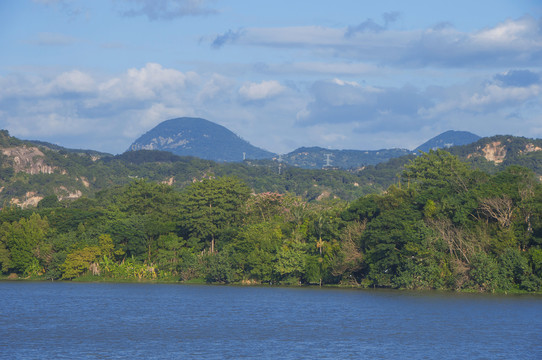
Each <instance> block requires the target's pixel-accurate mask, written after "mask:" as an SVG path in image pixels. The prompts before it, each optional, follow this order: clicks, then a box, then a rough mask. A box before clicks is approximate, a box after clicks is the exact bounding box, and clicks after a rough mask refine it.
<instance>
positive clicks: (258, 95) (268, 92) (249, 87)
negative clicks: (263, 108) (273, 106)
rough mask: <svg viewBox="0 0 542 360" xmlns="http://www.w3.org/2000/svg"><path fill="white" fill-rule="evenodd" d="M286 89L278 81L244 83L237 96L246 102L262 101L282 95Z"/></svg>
mask: <svg viewBox="0 0 542 360" xmlns="http://www.w3.org/2000/svg"><path fill="white" fill-rule="evenodd" d="M285 89H286V88H285V87H284V86H282V85H281V84H280V83H279V82H278V81H275V80H269V81H262V82H260V83H252V82H249V83H246V84H244V85H243V86H241V88H240V89H239V95H241V97H242V98H243V99H245V100H248V101H257V100H264V99H268V98H272V97H275V96H277V95H279V94H280V93H282V92H283V91H284V90H285Z"/></svg>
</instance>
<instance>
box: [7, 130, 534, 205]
mask: <svg viewBox="0 0 542 360" xmlns="http://www.w3.org/2000/svg"><path fill="white" fill-rule="evenodd" d="M447 150H448V151H450V152H451V153H452V154H455V155H457V156H458V157H459V158H460V159H462V160H464V161H467V162H470V163H471V164H472V166H473V167H476V168H479V169H482V170H484V171H486V172H488V173H497V172H499V171H502V170H504V169H506V167H507V166H509V165H521V166H524V167H527V168H529V169H531V170H533V171H534V172H535V173H536V174H537V176H538V177H539V178H541V179H542V151H541V150H542V140H533V139H526V138H521V137H513V136H495V137H491V138H482V139H480V140H478V141H477V142H475V143H473V144H469V145H464V146H455V147H451V148H449V149H447ZM306 152H307V153H309V154H311V153H314V154H316V155H315V159H317V158H318V157H319V158H320V161H321V163H316V164H314V166H322V164H323V161H324V160H325V159H326V158H325V156H324V154H330V153H331V152H329V150H325V149H322V148H306ZM343 153H345V154H348V152H347V151H341V152H339V153H335V157H333V156H330V158H331V159H330V160H331V164H332V165H335V164H339V162H338V159H340V156H339V155H341V154H343ZM331 154H332V153H331ZM399 154H400V152H399ZM414 158H415V155H412V154H409V155H406V156H401V157H395V158H391V159H390V160H388V161H384V162H381V163H378V164H376V165H367V166H364V167H362V168H355V169H351V170H349V171H345V170H340V169H337V168H333V167H325V170H322V169H304V168H301V167H298V166H292V165H289V164H288V163H287V162H286V161H283V162H279V161H277V160H271V159H270V160H250V161H249V160H247V161H245V162H233V163H217V162H214V161H210V160H204V159H200V158H196V157H186V156H179V155H175V154H172V153H171V152H166V151H156V150H154V151H149V150H140V151H129V152H126V153H124V154H121V155H117V156H112V155H109V154H104V155H103V156H101V157H100V156H97V154H95V153H94V152H86V151H68V149H64V148H58V147H56V146H55V147H54V150H53V149H51V148H49V147H48V146H44V145H36V143H35V142H28V141H22V140H19V139H17V138H14V137H11V136H9V134H8V132H7V131H2V132H0V206H1V207H6V206H9V205H10V204H14V205H18V206H20V207H33V206H37V205H38V204H39V202H40V201H41V200H43V199H44V198H46V197H50V196H53V195H54V196H55V198H56V199H58V200H60V201H72V200H74V199H78V198H81V197H89V198H92V197H93V196H94V194H96V192H98V191H101V190H104V189H108V188H110V187H112V186H116V185H123V184H127V183H130V182H131V181H133V180H134V179H138V178H145V179H148V180H150V181H154V182H162V183H167V184H170V185H172V186H173V187H174V188H176V189H182V188H184V187H186V186H187V185H189V184H191V183H192V182H193V181H196V180H201V179H203V178H208V177H213V176H235V177H237V178H239V179H241V180H242V181H243V182H245V183H246V184H247V185H249V187H250V188H251V189H252V190H253V191H255V192H256V193H259V192H279V193H285V192H290V193H293V194H296V195H299V196H301V197H303V198H304V199H305V200H318V199H324V198H340V199H343V200H347V201H352V200H355V199H356V198H358V197H360V196H362V195H365V194H369V193H380V192H382V191H384V190H385V189H386V188H387V187H388V186H390V185H391V184H394V183H397V181H398V176H397V175H398V174H400V173H401V171H402V170H403V169H404V166H405V164H407V163H408V162H409V161H411V160H412V159H414ZM298 160H299V159H298ZM315 161H316V160H315Z"/></svg>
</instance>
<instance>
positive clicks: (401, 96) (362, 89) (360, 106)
mask: <svg viewBox="0 0 542 360" xmlns="http://www.w3.org/2000/svg"><path fill="white" fill-rule="evenodd" d="M311 94H312V96H313V99H312V101H311V102H310V103H309V104H308V105H307V107H306V108H305V109H304V111H302V112H300V113H299V114H298V123H299V124H300V125H302V126H312V125H314V124H326V123H327V124H337V123H356V124H357V125H358V127H360V128H362V129H364V130H369V129H375V128H376V127H380V128H382V127H392V128H396V129H398V128H401V127H408V126H413V125H414V124H416V123H417V122H418V116H417V113H418V110H419V108H420V107H423V106H428V105H429V104H430V103H431V100H430V99H427V98H426V97H425V96H423V94H422V93H421V91H420V90H418V89H416V88H414V87H412V86H404V87H401V88H384V87H372V86H362V85H360V84H358V83H355V82H347V81H344V80H340V79H334V80H332V81H318V82H315V83H314V84H313V85H312V87H311Z"/></svg>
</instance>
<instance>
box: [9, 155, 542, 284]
mask: <svg viewBox="0 0 542 360" xmlns="http://www.w3.org/2000/svg"><path fill="white" fill-rule="evenodd" d="M0 223H1V225H0V266H1V271H2V273H3V274H4V276H8V275H9V276H11V277H29V278H44V279H63V280H69V279H87V280H92V279H110V280H113V281H117V280H118V281H122V280H133V279H138V280H141V279H149V280H154V279H157V280H164V281H184V282H191V281H199V282H201V281H207V282H220V283H247V284H248V283H254V284H262V283H263V284H343V285H354V286H363V287H389V288H406V289H453V290H476V291H530V292H532V291H540V290H541V287H542V248H541V246H542V185H541V184H540V182H539V181H538V179H536V177H535V176H534V174H533V173H532V172H531V171H530V170H528V169H526V168H522V167H518V166H512V167H508V168H507V169H506V170H504V171H502V172H499V173H496V174H488V173H486V172H483V171H480V170H474V169H472V168H471V167H470V166H469V165H467V164H466V163H464V162H462V161H460V160H459V159H458V158H457V157H455V156H452V155H450V154H449V153H447V152H445V151H442V150H438V151H436V152H433V151H431V152H430V153H427V154H424V155H422V156H419V157H417V158H414V159H412V160H411V162H410V163H409V164H408V165H407V166H406V168H405V170H404V172H403V173H402V175H401V176H400V177H399V178H398V179H397V182H396V184H395V185H392V186H390V187H389V188H388V189H387V190H386V191H385V192H383V193H380V194H371V195H366V196H363V197H360V198H358V199H357V200H355V201H353V202H351V203H347V202H345V201H342V200H338V199H332V198H327V199H324V200H320V201H307V200H306V199H303V198H301V197H299V196H296V195H292V194H291V193H288V192H284V193H281V192H276V191H267V192H258V191H256V192H255V191H254V188H253V187H249V186H248V185H247V184H246V182H244V181H242V180H240V179H239V178H238V177H233V176H217V177H214V176H213V175H211V174H208V176H207V178H205V179H203V180H201V181H194V182H192V183H190V185H188V186H186V187H184V188H183V189H176V188H174V187H172V186H170V185H166V184H162V183H157V182H151V181H148V180H142V179H137V180H134V181H132V182H130V183H129V184H125V185H120V186H113V187H110V188H108V189H106V190H103V191H101V192H98V193H97V194H96V195H95V196H93V197H88V198H87V197H85V198H81V199H79V200H76V201H73V202H59V201H58V199H57V198H56V196H48V197H46V198H44V199H43V200H41V201H40V203H39V204H38V207H37V208H36V209H32V210H28V209H27V210H22V209H19V208H15V207H8V208H4V209H3V210H2V212H0ZM10 274H11V275H10Z"/></svg>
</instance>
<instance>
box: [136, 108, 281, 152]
mask: <svg viewBox="0 0 542 360" xmlns="http://www.w3.org/2000/svg"><path fill="white" fill-rule="evenodd" d="M129 150H131V151H134V150H162V151H169V152H172V153H174V154H176V155H181V156H195V157H199V158H201V159H207V160H213V161H217V162H232V161H243V160H244V159H267V158H271V157H272V156H273V155H274V154H273V153H271V152H269V151H266V150H263V149H260V148H258V147H256V146H253V145H251V144H250V143H248V142H247V141H245V140H243V139H241V138H240V137H239V136H237V135H236V134H234V133H233V132H231V131H230V130H228V129H226V128H225V127H224V126H221V125H218V124H215V123H213V122H211V121H208V120H205V119H200V118H189V117H182V118H177V119H171V120H166V121H164V122H162V123H160V124H158V125H157V126H156V127H154V128H153V129H151V130H150V131H148V132H147V133H145V134H144V135H142V136H141V137H139V138H138V139H137V140H136V141H134V142H133V143H132V145H131V146H130V149H129Z"/></svg>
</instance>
